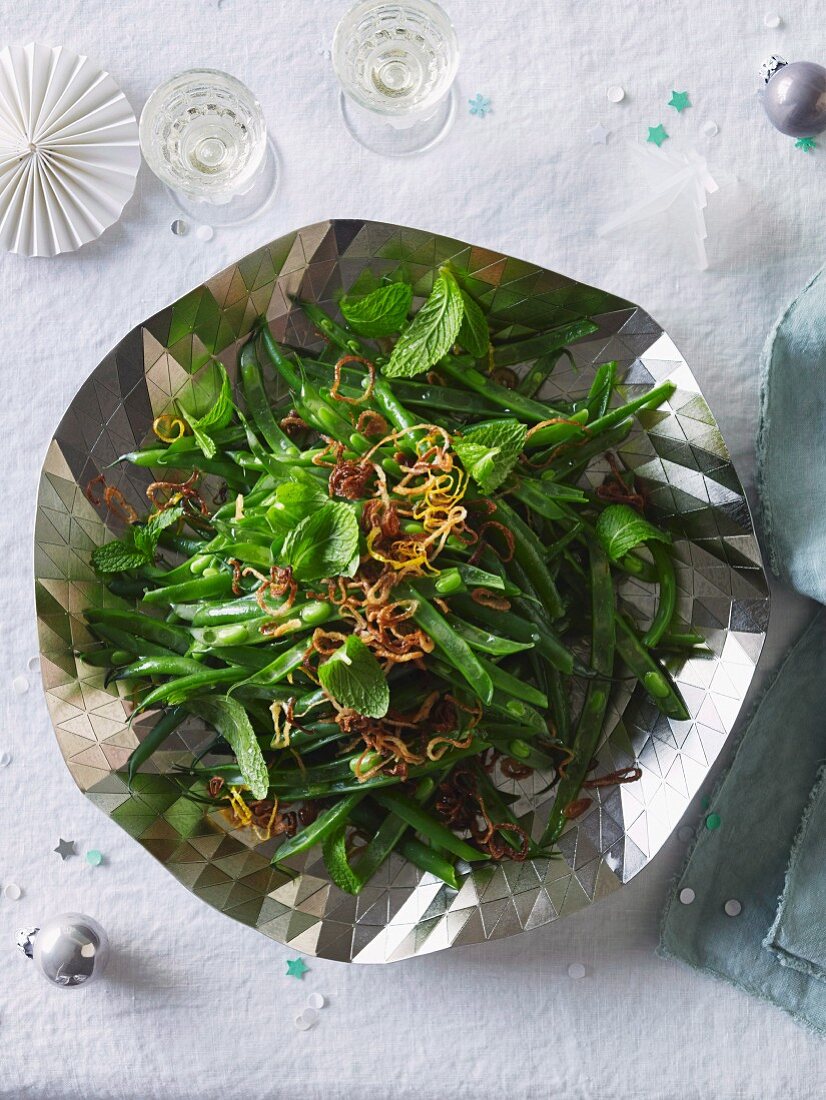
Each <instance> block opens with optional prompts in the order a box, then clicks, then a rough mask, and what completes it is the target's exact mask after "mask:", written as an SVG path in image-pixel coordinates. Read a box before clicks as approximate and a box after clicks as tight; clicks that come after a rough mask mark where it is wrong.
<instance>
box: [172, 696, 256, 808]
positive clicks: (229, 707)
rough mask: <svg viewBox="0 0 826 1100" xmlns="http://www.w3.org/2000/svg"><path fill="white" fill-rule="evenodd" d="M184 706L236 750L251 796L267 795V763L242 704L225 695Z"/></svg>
mask: <svg viewBox="0 0 826 1100" xmlns="http://www.w3.org/2000/svg"><path fill="white" fill-rule="evenodd" d="M187 709H188V710H190V711H192V713H193V714H197V715H198V716H199V717H200V718H203V719H204V721H205V722H209V724H210V725H211V726H214V728H215V729H216V730H217V731H218V733H220V734H221V736H222V737H223V738H224V740H225V741H226V742H227V744H228V745H229V747H230V748H231V749H232V751H233V752H234V753H235V759H236V760H237V761H238V768H239V770H240V772H241V775H242V776H243V777H244V783H245V784H246V785H247V787H249V789H250V792H251V794H252V796H253V798H266V797H267V791H268V790H269V786H270V777H269V773H268V771H267V765H266V762H265V760H264V755H263V753H262V752H261V746H260V745H259V744H258V738H257V737H256V736H255V730H254V729H253V728H252V725H251V723H250V720H249V718H248V717H247V712H246V710H244V708H243V707H242V706H241V704H240V703H239V702H238V701H237V700H235V699H233V698H231V697H230V696H225V697H223V698H218V699H195V700H193V701H192V702H190V703H188V704H187Z"/></svg>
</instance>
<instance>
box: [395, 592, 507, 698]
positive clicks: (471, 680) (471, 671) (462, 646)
mask: <svg viewBox="0 0 826 1100" xmlns="http://www.w3.org/2000/svg"><path fill="white" fill-rule="evenodd" d="M397 592H398V593H399V595H400V597H401V598H402V599H409V600H411V601H412V602H413V604H414V605H415V610H414V611H413V619H414V621H415V622H416V623H417V624H418V625H419V626H420V627H421V628H422V629H423V630H425V631H426V632H427V634H429V635H430V637H431V638H432V639H433V641H434V642H435V643H436V645H437V646H438V647H439V650H440V652H441V653H442V655H443V656H444V657H445V659H446V660H447V661H448V662H449V663H450V664H451V665H453V667H454V668H455V669H456V670H457V672H460V673H461V674H462V676H463V677H464V678H465V680H467V682H468V684H469V685H470V687H471V688H472V690H473V691H474V692H475V693H476V694H477V695H478V696H479V698H480V699H481V700H482V702H484V703H489V702H490V700H491V699H492V698H493V683H492V682H491V679H490V676H489V675H488V673H487V672H486V671H485V669H484V668H483V667H482V665H481V664H480V662H479V659H478V657H477V656H476V654H475V653H474V652H473V650H472V649H471V648H470V646H469V645H468V644H467V642H466V641H465V640H464V639H463V638H460V637H459V635H458V634H457V633H456V631H455V630H454V629H453V627H452V626H451V625H450V624H449V623H448V621H447V620H446V619H445V618H444V616H442V615H441V614H440V613H439V612H438V611H437V610H436V608H435V607H434V606H433V604H431V603H429V602H428V601H427V600H426V599H425V598H424V596H420V595H419V594H418V592H416V590H415V588H413V587H412V586H411V585H409V584H407V583H404V582H403V583H402V584H400V585H399V586H398V588H397Z"/></svg>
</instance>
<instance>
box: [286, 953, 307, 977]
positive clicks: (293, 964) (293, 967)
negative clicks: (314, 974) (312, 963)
mask: <svg viewBox="0 0 826 1100" xmlns="http://www.w3.org/2000/svg"><path fill="white" fill-rule="evenodd" d="M309 969H310V968H309V966H307V964H306V963H305V962H304V960H303V959H302V958H300V957H299V958H297V959H287V977H288V978H303V977H304V974H305V972H306V971H307V970H309Z"/></svg>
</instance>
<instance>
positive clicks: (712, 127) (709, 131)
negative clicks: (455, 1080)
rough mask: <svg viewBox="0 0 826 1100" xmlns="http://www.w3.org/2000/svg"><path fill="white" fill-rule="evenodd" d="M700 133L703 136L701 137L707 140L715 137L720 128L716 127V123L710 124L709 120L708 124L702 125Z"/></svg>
mask: <svg viewBox="0 0 826 1100" xmlns="http://www.w3.org/2000/svg"><path fill="white" fill-rule="evenodd" d="M700 133H701V134H702V135H703V137H707V138H713V137H717V135H718V134H719V133H720V127H719V126H718V125H717V123H716V122H712V121H711V119H709V121H708V122H704V123H703V125H702V126H701V127H700Z"/></svg>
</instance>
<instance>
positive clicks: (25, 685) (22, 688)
mask: <svg viewBox="0 0 826 1100" xmlns="http://www.w3.org/2000/svg"><path fill="white" fill-rule="evenodd" d="M11 686H12V687H13V688H14V690H15V692H16V693H17V694H18V695H25V694H26V692H27V691H28V690H29V681H28V680H27V679H26V677H25V676H15V678H14V679H13V680H12V682H11Z"/></svg>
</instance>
